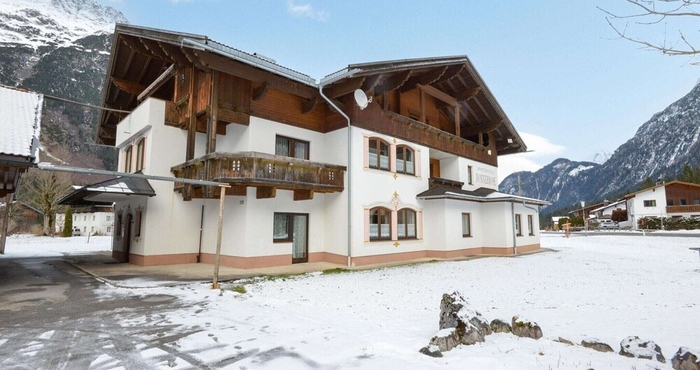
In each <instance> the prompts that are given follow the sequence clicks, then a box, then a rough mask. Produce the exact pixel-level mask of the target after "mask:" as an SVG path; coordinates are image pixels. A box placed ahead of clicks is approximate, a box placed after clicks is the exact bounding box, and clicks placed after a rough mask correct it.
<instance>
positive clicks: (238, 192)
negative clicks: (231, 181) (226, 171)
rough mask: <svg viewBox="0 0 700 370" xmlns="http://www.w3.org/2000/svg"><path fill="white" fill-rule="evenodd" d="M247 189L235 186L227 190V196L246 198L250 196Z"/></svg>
mask: <svg viewBox="0 0 700 370" xmlns="http://www.w3.org/2000/svg"><path fill="white" fill-rule="evenodd" d="M247 189H248V188H247V187H245V186H240V185H233V186H231V187H230V188H228V189H226V195H235V196H246V195H247V194H248V193H247Z"/></svg>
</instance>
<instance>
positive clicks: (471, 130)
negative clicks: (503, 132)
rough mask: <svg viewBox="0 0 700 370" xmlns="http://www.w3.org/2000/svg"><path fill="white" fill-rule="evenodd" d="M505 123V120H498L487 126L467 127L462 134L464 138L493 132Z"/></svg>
mask: <svg viewBox="0 0 700 370" xmlns="http://www.w3.org/2000/svg"><path fill="white" fill-rule="evenodd" d="M502 123H503V120H498V121H494V122H489V123H487V124H485V125H479V126H470V127H467V128H466V129H465V130H464V131H462V133H463V134H464V136H471V135H475V134H481V133H484V132H491V131H493V130H495V129H497V128H498V127H499V126H500V125H501V124H502Z"/></svg>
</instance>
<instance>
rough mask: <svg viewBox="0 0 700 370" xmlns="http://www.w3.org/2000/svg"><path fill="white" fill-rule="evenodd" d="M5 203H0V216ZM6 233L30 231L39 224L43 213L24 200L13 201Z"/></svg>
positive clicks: (3, 213) (2, 214)
mask: <svg viewBox="0 0 700 370" xmlns="http://www.w3.org/2000/svg"><path fill="white" fill-rule="evenodd" d="M5 209H6V205H5V203H0V217H2V216H4V215H5ZM10 213H11V215H10V219H11V221H10V223H9V225H10V226H9V228H8V230H7V231H8V233H11V234H14V233H30V232H32V231H35V230H33V229H34V227H35V226H37V225H41V223H42V222H43V219H44V213H43V212H41V211H40V210H38V209H36V208H34V207H32V206H30V205H29V204H26V203H24V202H18V201H14V202H13V203H12V207H11V212H10Z"/></svg>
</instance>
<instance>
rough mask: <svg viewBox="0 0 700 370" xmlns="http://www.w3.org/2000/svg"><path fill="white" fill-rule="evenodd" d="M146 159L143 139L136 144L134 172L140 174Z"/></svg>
mask: <svg viewBox="0 0 700 370" xmlns="http://www.w3.org/2000/svg"><path fill="white" fill-rule="evenodd" d="M145 157H146V138H145V137H143V138H141V140H139V141H138V143H136V168H135V172H142V171H143V169H144V164H145Z"/></svg>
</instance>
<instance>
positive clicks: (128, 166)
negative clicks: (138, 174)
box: [124, 146, 131, 173]
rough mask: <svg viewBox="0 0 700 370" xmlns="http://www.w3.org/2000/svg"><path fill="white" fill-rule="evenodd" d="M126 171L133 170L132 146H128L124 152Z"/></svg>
mask: <svg viewBox="0 0 700 370" xmlns="http://www.w3.org/2000/svg"><path fill="white" fill-rule="evenodd" d="M124 172H126V173H130V172H131V146H129V147H128V148H126V151H125V153H124Z"/></svg>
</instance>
